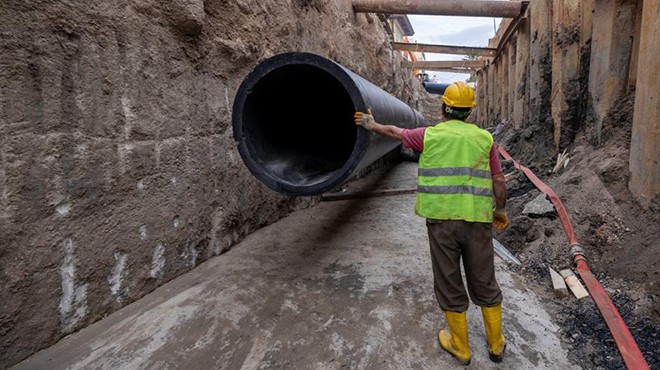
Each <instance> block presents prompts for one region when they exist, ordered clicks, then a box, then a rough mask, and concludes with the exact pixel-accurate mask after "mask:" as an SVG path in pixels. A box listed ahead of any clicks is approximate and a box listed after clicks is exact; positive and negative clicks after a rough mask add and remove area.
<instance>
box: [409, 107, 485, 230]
mask: <svg viewBox="0 0 660 370" xmlns="http://www.w3.org/2000/svg"><path fill="white" fill-rule="evenodd" d="M492 145H493V137H492V136H491V135H490V133H489V132H488V131H486V130H482V129H480V128H478V127H477V126H475V125H473V124H469V123H465V122H462V121H457V120H450V121H446V122H443V123H440V124H438V125H436V126H433V127H429V128H427V129H426V132H425V133H424V151H423V152H422V155H421V157H420V161H419V171H418V192H417V204H416V206H415V211H416V213H417V214H418V215H420V216H422V217H425V218H431V219H438V220H464V221H469V222H492V220H493V181H492V179H491V172H490V151H491V148H492Z"/></svg>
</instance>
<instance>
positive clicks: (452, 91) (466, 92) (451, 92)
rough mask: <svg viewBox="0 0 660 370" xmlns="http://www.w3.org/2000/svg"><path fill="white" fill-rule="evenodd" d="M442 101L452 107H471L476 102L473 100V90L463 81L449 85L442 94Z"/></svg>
mask: <svg viewBox="0 0 660 370" xmlns="http://www.w3.org/2000/svg"><path fill="white" fill-rule="evenodd" d="M442 102H443V103H445V104H447V105H448V106H450V107H454V108H472V107H474V106H475V105H476V104H477V103H476V102H475V101H474V90H472V88H471V87H470V86H468V84H466V83H465V82H463V81H458V82H454V83H453V84H451V85H449V86H448V87H447V88H446V89H445V94H444V95H442Z"/></svg>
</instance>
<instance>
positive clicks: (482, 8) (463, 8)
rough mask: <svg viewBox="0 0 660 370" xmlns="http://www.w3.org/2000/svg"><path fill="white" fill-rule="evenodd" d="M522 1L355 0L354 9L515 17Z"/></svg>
mask: <svg viewBox="0 0 660 370" xmlns="http://www.w3.org/2000/svg"><path fill="white" fill-rule="evenodd" d="M522 3H523V2H522V1H481V0H470V1H465V0H442V1H438V0H353V9H354V10H355V11H356V12H361V13H386V14H426V15H459V16H472V17H501V18H515V17H518V16H520V14H521V12H522Z"/></svg>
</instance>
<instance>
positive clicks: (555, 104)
mask: <svg viewBox="0 0 660 370" xmlns="http://www.w3.org/2000/svg"><path fill="white" fill-rule="evenodd" d="M657 10H658V4H657V2H656V1H652V0H617V1H607V0H588V1H573V0H538V1H531V2H530V4H529V7H528V9H527V10H526V12H525V14H524V20H523V21H522V22H521V25H520V27H518V29H517V31H516V32H515V33H514V34H513V36H512V37H510V38H509V40H508V42H506V44H504V45H503V46H502V50H501V53H500V54H499V55H498V56H497V57H496V58H488V59H487V62H488V64H487V66H486V68H484V69H482V70H481V71H479V72H478V73H477V85H478V88H477V89H478V92H477V99H478V101H477V107H478V109H479V110H478V115H477V120H478V122H480V123H481V124H482V125H484V126H494V125H496V124H498V123H500V122H502V121H506V122H507V123H508V124H510V125H512V126H513V127H515V128H516V129H519V130H520V129H525V128H527V127H530V128H532V127H531V126H535V127H536V128H537V129H538V128H540V130H537V132H540V133H541V134H544V133H547V132H551V135H550V137H549V140H548V141H552V142H553V144H554V149H555V151H557V152H561V151H562V150H564V149H565V148H566V147H568V146H569V145H570V144H571V143H572V142H573V139H574V138H575V135H576V133H578V132H579V131H584V133H585V136H586V137H587V139H588V140H589V141H590V142H591V143H592V144H594V145H596V146H597V145H601V144H602V143H603V141H604V140H606V139H607V138H608V130H607V128H608V126H611V125H617V124H619V125H620V124H621V123H620V122H614V121H613V118H611V117H612V116H614V115H616V113H618V112H621V111H622V109H626V107H622V105H625V104H629V103H628V99H627V97H628V96H629V95H630V94H634V95H635V104H634V118H633V127H632V132H633V133H632V140H631V144H630V151H631V154H630V171H631V173H630V175H631V176H630V183H629V188H630V190H631V192H632V193H633V195H634V196H635V197H636V199H637V200H638V201H639V202H640V204H642V205H643V206H645V207H648V206H650V205H652V204H653V203H654V202H655V203H657V201H658V194H660V186H659V185H658V183H660V181H658V178H659V176H660V167H659V160H658V158H660V147H658V145H656V144H654V143H655V142H657V136H658V131H659V130H660V129H659V128H658V127H659V124H658V120H657V119H655V118H654V117H657V116H658V106H660V105H659V104H658V94H659V92H660V78H658V74H659V73H660V67H658V62H657V55H656V54H657V50H658V40H659V39H660V37H658V31H657V30H658V21H657V18H653V16H652V15H654V14H655V15H657ZM654 12H655V13H654ZM649 14H651V15H649ZM512 22H513V20H511V19H504V20H503V21H502V23H501V25H500V28H499V30H498V31H497V33H496V35H495V37H494V38H493V39H491V40H490V42H489V47H498V45H500V41H501V40H502V39H503V37H504V34H505V30H506V29H507V27H508V26H509V24H511V23H512ZM639 99H641V101H639V102H638V100H639ZM628 108H630V107H628ZM630 111H631V112H632V111H633V110H632V109H631V110H630ZM629 129H630V128H629Z"/></svg>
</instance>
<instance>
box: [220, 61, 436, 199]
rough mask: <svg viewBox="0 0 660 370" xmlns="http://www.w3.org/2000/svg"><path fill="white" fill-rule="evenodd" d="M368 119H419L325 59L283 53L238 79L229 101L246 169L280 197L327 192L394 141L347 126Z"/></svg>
mask: <svg viewBox="0 0 660 370" xmlns="http://www.w3.org/2000/svg"><path fill="white" fill-rule="evenodd" d="M368 108H371V110H372V112H373V114H374V118H375V119H376V121H378V122H380V123H383V124H390V125H396V126H398V127H405V128H412V127H417V126H420V125H422V124H423V123H424V118H423V117H422V116H421V115H420V114H419V113H418V112H416V111H414V110H413V109H412V108H410V107H408V105H406V104H405V103H403V102H402V101H400V100H398V99H396V98H394V97H393V96H391V95H390V94H388V93H387V92H385V91H383V90H381V89H380V88H378V87H377V86H375V85H374V84H372V83H370V82H369V81H367V80H365V79H364V78H362V77H360V76H358V75H356V74H355V73H353V72H351V71H350V70H348V69H346V68H345V67H343V66H341V65H339V64H338V63H335V62H333V61H331V60H329V59H326V58H324V57H321V56H319V55H315V54H309V53H286V54H280V55H277V56H274V57H272V58H270V59H267V60H265V61H264V62H262V63H260V64H259V65H257V66H256V67H255V69H254V70H253V71H252V72H251V73H250V74H249V75H248V76H247V77H246V78H245V80H244V81H243V83H242V84H241V86H240V88H239V89H238V92H237V94H236V98H235V100H234V108H233V117H232V124H233V130H234V139H235V140H236V142H237V144H238V149H239V152H240V154H241V157H242V158H243V161H244V162H245V164H246V166H247V167H248V169H249V170H250V171H251V172H252V173H253V174H254V176H255V177H256V178H257V179H259V180H260V181H261V182H263V183H264V184H266V185H267V186H268V187H270V188H271V189H273V190H275V191H278V192H280V193H284V194H288V195H300V196H303V195H318V194H321V193H323V192H325V191H328V190H331V189H333V188H335V187H337V186H338V185H340V184H341V183H343V182H344V181H346V180H347V179H348V178H349V177H350V175H351V174H353V173H354V172H355V171H357V170H360V169H362V168H364V167H366V166H368V165H369V164H371V163H373V162H374V161H375V160H377V159H378V158H380V157H381V156H383V155H385V154H386V153H387V152H389V151H390V150H392V149H393V148H395V147H396V146H397V145H399V144H400V142H398V141H394V140H390V139H384V138H381V137H380V136H378V135H376V134H373V133H371V132H368V131H367V130H365V129H363V128H361V127H357V126H355V123H354V122H353V114H354V113H355V112H356V111H362V112H365V111H366V110H367V109H368Z"/></svg>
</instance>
